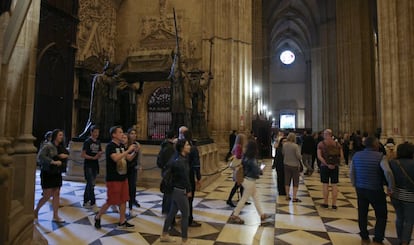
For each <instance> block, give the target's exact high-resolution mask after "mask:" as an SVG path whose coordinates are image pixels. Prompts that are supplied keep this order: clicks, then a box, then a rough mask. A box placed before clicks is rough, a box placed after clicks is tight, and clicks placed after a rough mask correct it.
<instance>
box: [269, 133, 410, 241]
mask: <svg viewBox="0 0 414 245" xmlns="http://www.w3.org/2000/svg"><path fill="white" fill-rule="evenodd" d="M307 135H308V134H307V133H306V132H305V133H304V136H303V138H302V140H301V143H302V152H301V153H302V154H300V149H299V148H300V146H299V145H298V144H297V143H298V140H297V137H296V135H295V134H294V133H289V134H288V136H287V137H285V135H284V134H283V133H282V134H280V135H279V137H278V139H277V140H276V142H277V143H276V144H275V147H276V155H275V158H274V164H273V168H275V169H276V172H277V183H278V192H279V195H286V200H292V201H293V202H294V201H296V202H300V200H299V199H297V197H296V191H297V180H298V176H299V172H300V167H299V166H300V164H303V165H305V167H306V168H307V169H310V170H309V171H306V173H307V175H311V174H312V173H313V163H314V160H311V161H312V162H311V163H310V164H309V160H306V161H308V163H307V164H305V158H308V159H310V158H311V156H305V155H306V154H309V153H310V151H307V150H305V151H304V149H303V148H304V145H307V146H305V148H306V147H309V148H311V146H312V142H310V143H309V144H306V143H305V142H307V141H310V139H311V138H315V139H317V138H316V137H307ZM307 138H308V139H307ZM318 138H319V137H318ZM378 138H379V137H378V135H376V136H375V137H374V136H369V135H368V134H363V135H362V136H361V134H360V132H359V131H357V132H356V133H355V134H352V136H351V137H349V136H348V134H344V136H343V137H339V138H337V137H334V136H333V133H332V130H330V129H326V130H324V131H323V132H322V139H320V140H318V141H319V143H316V141H315V146H316V156H317V159H316V160H317V162H318V170H319V172H320V180H321V182H322V185H323V203H322V204H321V207H322V208H329V204H328V197H329V185H330V186H331V188H332V206H331V207H332V209H333V210H337V209H338V207H337V205H336V199H337V193H338V188H337V183H338V181H339V166H340V162H341V161H342V160H343V161H344V163H345V164H346V165H348V164H349V158H351V159H352V160H351V164H350V167H349V169H350V178H351V182H352V184H353V186H354V187H355V189H356V194H357V198H358V224H359V229H360V236H361V239H362V242H361V243H362V244H383V243H382V241H383V239H384V233H385V228H386V222H387V204H386V203H387V201H386V196H387V195H388V196H390V198H391V203H392V204H393V206H394V208H395V212H396V230H397V236H398V239H399V240H400V244H409V243H410V240H411V234H412V228H413V223H414V212H413V211H414V145H413V144H412V143H409V142H404V143H402V144H400V145H398V147H397V151H396V152H395V151H394V147H395V142H394V140H393V139H392V138H389V139H387V142H386V143H385V145H383V144H381V142H380V141H379V140H378ZM341 159H342V160H341ZM302 160H303V162H302ZM291 181H292V182H293V191H292V198H290V196H289V193H290V192H289V187H290V184H291ZM283 184H284V185H285V186H284V188H283V186H282V185H283ZM384 186H385V189H386V190H387V193H385V192H384ZM386 194H387V195H386ZM369 205H371V206H372V207H373V208H374V210H375V216H376V224H375V232H374V237H373V241H371V240H370V238H369V232H368V230H367V225H368V207H369Z"/></svg>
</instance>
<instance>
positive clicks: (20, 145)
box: [0, 0, 47, 244]
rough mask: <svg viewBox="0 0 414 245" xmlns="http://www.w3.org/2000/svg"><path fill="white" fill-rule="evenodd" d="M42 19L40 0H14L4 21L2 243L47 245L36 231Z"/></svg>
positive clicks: (0, 33) (0, 49)
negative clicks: (35, 133) (35, 108)
mask: <svg viewBox="0 0 414 245" xmlns="http://www.w3.org/2000/svg"><path fill="white" fill-rule="evenodd" d="M39 17H40V0H31V1H13V2H12V7H11V11H10V12H5V13H3V14H2V15H1V16H0V23H1V25H0V62H1V66H0V87H1V88H2V89H1V90H0V189H1V193H2V195H1V200H0V217H1V218H2V221H1V222H0V244H30V243H38V244H42V243H43V244H46V243H47V241H46V240H44V239H42V238H41V236H40V235H38V232H37V230H36V229H34V226H33V206H34V183H35V174H34V173H35V156H36V155H35V152H36V148H35V147H34V146H33V141H34V137H33V136H32V119H33V103H34V102H33V101H34V82H35V72H36V52H37V37H38V28H39ZM34 233H36V234H37V235H36V237H37V241H32V238H33V234H34Z"/></svg>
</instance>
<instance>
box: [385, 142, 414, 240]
mask: <svg viewBox="0 0 414 245" xmlns="http://www.w3.org/2000/svg"><path fill="white" fill-rule="evenodd" d="M413 157H414V145H413V144H412V143H408V142H405V143H403V144H400V145H399V146H398V147H397V158H396V159H393V160H390V162H389V165H390V168H391V171H392V173H393V176H394V180H395V181H394V182H395V187H394V188H393V190H392V194H391V203H392V205H393V206H394V209H395V214H396V220H395V227H396V229H397V236H398V239H399V240H400V243H399V244H410V241H411V234H412V231H413V224H414V159H413Z"/></svg>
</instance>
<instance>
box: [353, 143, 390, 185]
mask: <svg viewBox="0 0 414 245" xmlns="http://www.w3.org/2000/svg"><path fill="white" fill-rule="evenodd" d="M382 158H383V154H382V153H381V152H378V151H375V150H373V149H368V148H366V149H364V150H363V151H359V152H357V153H355V155H354V157H353V158H352V167H351V179H352V182H353V184H354V186H355V187H356V188H362V189H368V190H376V191H378V190H383V189H384V188H383V183H384V172H383V170H382V168H381V165H380V163H381V160H382Z"/></svg>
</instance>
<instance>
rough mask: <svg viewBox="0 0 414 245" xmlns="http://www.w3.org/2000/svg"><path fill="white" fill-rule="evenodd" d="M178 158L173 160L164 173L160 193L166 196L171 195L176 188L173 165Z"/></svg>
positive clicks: (169, 162)
mask: <svg viewBox="0 0 414 245" xmlns="http://www.w3.org/2000/svg"><path fill="white" fill-rule="evenodd" d="M177 159H178V157H177V158H173V157H172V158H171V159H170V161H168V163H167V164H166V166H165V170H164V172H163V176H162V179H161V183H160V191H161V193H164V194H171V193H172V191H173V189H174V187H173V164H174V163H175V161H176V160H177Z"/></svg>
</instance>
